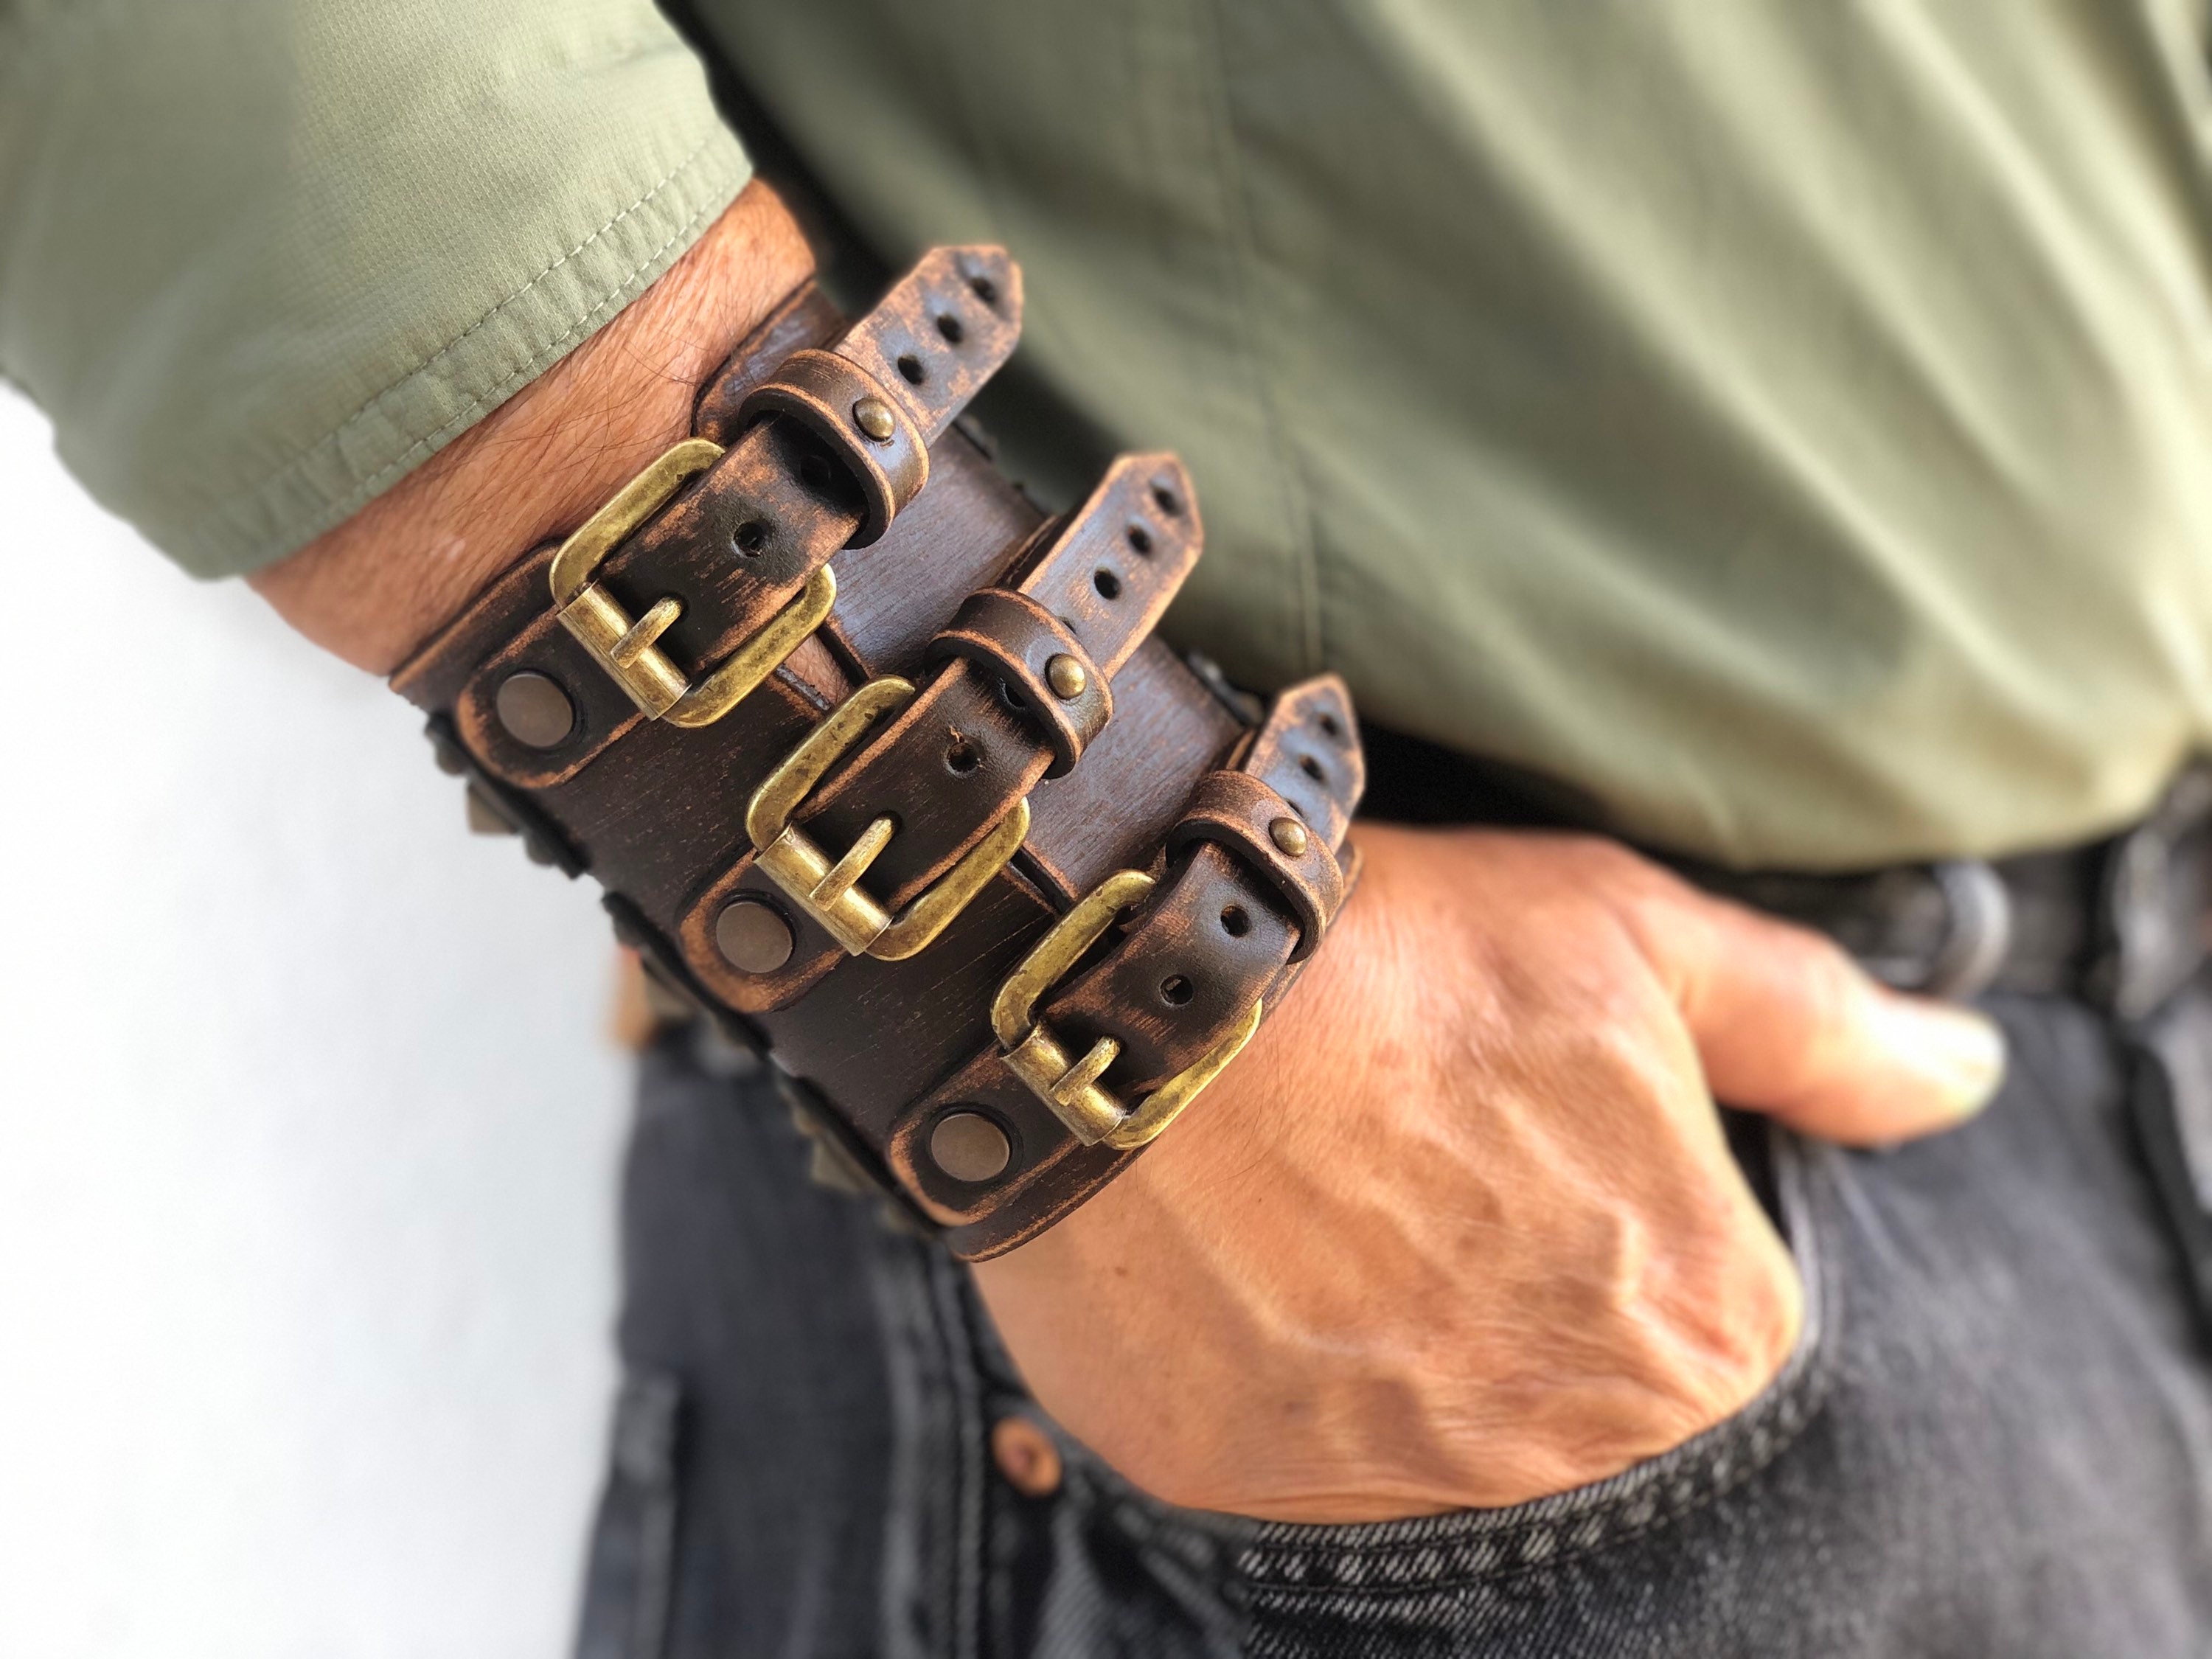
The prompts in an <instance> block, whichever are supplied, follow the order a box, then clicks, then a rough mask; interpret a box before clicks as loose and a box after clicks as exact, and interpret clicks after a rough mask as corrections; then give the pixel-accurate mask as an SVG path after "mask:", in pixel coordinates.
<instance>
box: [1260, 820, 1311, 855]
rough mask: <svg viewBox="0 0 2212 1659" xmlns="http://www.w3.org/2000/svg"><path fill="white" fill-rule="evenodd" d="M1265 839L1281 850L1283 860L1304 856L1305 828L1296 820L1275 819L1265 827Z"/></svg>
mask: <svg viewBox="0 0 2212 1659" xmlns="http://www.w3.org/2000/svg"><path fill="white" fill-rule="evenodd" d="M1267 839H1268V840H1269V841H1272V842H1274V843H1275V845H1276V846H1277V847H1279V848H1281V849H1282V852H1283V855H1284V856H1285V858H1293V859H1295V858H1303V857H1304V856H1305V850H1306V827H1305V825H1304V824H1303V823H1299V822H1298V821H1297V819H1296V818H1277V819H1276V820H1275V821H1274V822H1273V823H1271V824H1269V825H1268V826H1267Z"/></svg>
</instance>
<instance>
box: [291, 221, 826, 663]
mask: <svg viewBox="0 0 2212 1659" xmlns="http://www.w3.org/2000/svg"><path fill="white" fill-rule="evenodd" d="M811 268H812V260H811V256H810V255H809V254H808V252H807V250H806V245H805V240H804V239H803V238H802V237H801V236H800V235H799V229H798V227H797V225H796V224H794V223H793V221H792V218H791V216H790V215H789V214H788V213H787V211H786V210H784V207H783V204H782V203H781V202H780V201H779V200H777V198H776V197H775V192H774V191H771V190H769V188H768V187H767V186H766V185H763V184H761V183H759V182H757V181H756V182H755V183H753V184H752V185H749V186H748V187H747V188H746V190H745V191H744V194H743V195H741V196H740V197H738V199H737V201H736V202H734V203H733V204H731V206H730V208H729V210H727V211H726V213H724V214H723V216H721V218H720V220H719V221H717V222H716V223H715V224H714V227H713V228H710V229H709V230H708V232H707V234H705V235H704V236H702V237H701V238H700V239H699V240H698V242H697V243H696V245H695V246H693V247H692V249H691V250H690V252H689V253H687V254H686V255H685V256H684V258H683V259H681V260H680V261H678V263H677V264H674V265H672V266H671V267H670V268H669V270H668V271H667V273H666V274H665V275H664V276H662V277H661V278H660V280H659V282H657V283H654V284H653V286H652V287H651V288H650V289H647V290H646V291H645V293H644V294H642V295H640V296H639V297H638V298H637V299H636V300H635V301H632V302H631V303H630V305H629V306H628V307H625V308H624V309H623V311H622V312H621V313H619V314H617V316H616V317H615V319H613V320H612V321H611V322H610V323H608V324H607V325H606V326H605V328H603V329H601V330H600V331H599V332H598V333H596V334H594V335H592V337H591V338H590V339H588V340H586V342H585V343H583V344H582V345H580V346H579V347H578V348H577V349H575V350H574V352H571V353H570V354H569V355H568V356H567V357H565V358H563V359H562V361H561V362H558V363H556V364H555V365H554V366H553V367H552V368H550V369H549V370H547V371H546V373H545V374H543V375H542V376H540V377H539V378H538V380H536V381H535V382H533V383H532V385H530V386H527V387H526V388H525V389H524V390H523V391H522V392H519V393H517V394H516V395H515V396H514V397H513V398H512V399H510V400H509V401H508V402H507V404H505V405H504V406H502V407H501V409H500V410H498V411H497V412H495V414H493V415H492V416H489V418H487V419H486V420H484V421H483V422H482V423H480V424H479V425H478V426H477V427H476V428H474V429H473V430H471V431H470V432H469V433H467V434H466V435H464V436H463V437H461V438H459V439H457V440H456V441H454V442H453V443H452V444H451V445H449V446H447V447H446V448H445V449H444V450H442V451H441V452H440V453H438V454H437V455H436V456H435V457H433V458H432V459H430V460H429V461H428V462H426V463H425V464H424V465H422V466H421V467H420V468H418V469H416V471H414V472H412V473H410V475H409V476H408V477H406V478H405V479H404V480H403V481H402V482H401V483H398V484H397V485H396V486H394V487H393V488H392V489H391V490H389V491H387V492H386V494H384V495H380V496H378V497H377V498H376V499H375V500H374V501H371V502H370V503H369V504H368V506H367V507H364V508H362V511H360V512H359V513H356V514H355V515H354V516H353V517H352V518H350V519H349V520H346V521H345V522H344V523H343V524H342V525H340V526H337V528H336V529H334V530H331V531H330V532H327V533H325V535H322V536H320V537H319V538H316V539H315V540H314V541H313V542H311V543H309V544H307V546H306V547H303V548H301V550H299V551H298V552H297V553H295V554H294V555H292V556H290V557H289V558H287V559H285V560H283V562H280V563H277V564H276V565H273V566H271V567H270V568H268V569H266V570H264V571H262V572H260V573H259V574H257V575H255V576H254V577H253V578H252V584H253V586H254V587H255V588H256V589H257V590H258V592H260V594H261V596H262V597H263V598H264V599H267V600H268V601H269V603H270V605H274V606H275V607H276V610H277V611H278V613H279V614H280V615H282V616H283V617H284V619H285V620H286V621H287V622H289V623H291V624H292V625H293V626H294V627H295V628H296V629H299V630H300V631H301V633H303V634H305V635H307V637H308V638H309V639H312V640H313V641H315V642H316V643H317V644H318V645H320V646H322V647H325V649H327V650H330V651H332V652H335V653H337V654H338V655H339V656H341V657H343V658H344V659H346V660H347V661H349V662H350V663H352V664H354V665H356V666H357V667H361V668H365V669H368V670H369V671H372V672H374V673H386V672H388V671H391V670H392V668H393V667H395V666H396V665H398V663H399V662H400V661H401V660H402V659H404V658H405V657H406V656H407V655H408V653H410V652H411V651H412V650H413V649H414V648H415V647H416V646H417V645H419V644H421V643H422V641H424V640H425V639H427V638H428V636H429V635H431V634H433V633H435V631H436V630H437V629H438V628H439V627H440V626H441V624H443V623H445V622H446V621H447V619H449V618H450V617H453V615H454V614H455V613H456V612H458V611H459V609H460V608H461V606H462V605H463V604H465V602H466V601H467V599H469V598H470V596H471V594H473V593H475V592H477V590H478V589H479V588H481V587H482V586H483V585H484V584H485V583H486V582H487V581H489V580H490V579H491V578H492V577H494V576H495V575H496V574H498V573H499V572H500V571H501V570H502V569H504V568H506V567H507V565H509V564H511V563H513V562H514V561H515V560H516V559H518V558H520V556H522V555H523V554H524V553H526V552H527V551H528V550H530V549H531V548H532V547H535V546H538V545H539V544H542V543H544V542H545V541H547V540H549V539H551V538H555V537H557V536H559V535H562V534H564V533H566V532H568V531H569V530H572V529H574V527H575V526H577V525H578V524H580V522H582V520H584V519H586V517H588V516H589V515H590V514H591V513H592V510H593V509H595V508H596V507H599V505H600V503H602V502H603V501H605V500H606V499H607V498H608V497H609V496H610V495H613V494H614V492H615V491H616V490H617V489H620V488H621V487H622V485H623V483H625V482H626V481H627V480H628V479H629V477H632V476H633V475H634V474H635V472H636V471H638V469H639V468H640V467H641V466H643V465H645V463H646V462H647V461H649V460H651V459H653V456H654V455H655V454H657V453H659V452H660V451H661V450H663V449H665V448H666V447H668V446H669V445H670V444H671V443H673V442H675V441H677V440H678V439H679V438H681V437H683V436H684V435H685V434H686V433H687V432H688V431H689V430H690V421H691V405H692V401H693V398H694V397H695V396H696V392H697V390H698V387H699V385H700V383H701V382H702V380H705V379H706V377H707V376H708V374H711V373H712V372H713V371H714V368H715V367H716V366H717V365H719V364H720V362H722V361H723V359H725V358H726V357H727V356H729V354H730V352H731V351H732V349H734V348H735V347H736V345H737V344H738V342H739V341H741V340H742V339H744V337H745V336H746V334H748V333H749V332H750V331H751V330H752V328H753V327H754V325H756V324H757V323H758V322H759V321H760V320H761V319H763V317H765V316H766V315H767V313H769V310H770V309H772V308H773V307H774V306H775V303H776V301H779V300H781V298H783V296H784V295H787V294H788V293H789V292H790V291H791V290H792V289H793V288H794V287H795V286H797V285H798V283H799V282H801V281H802V280H803V279H804V278H805V276H806V275H807V273H808V272H809V270H811Z"/></svg>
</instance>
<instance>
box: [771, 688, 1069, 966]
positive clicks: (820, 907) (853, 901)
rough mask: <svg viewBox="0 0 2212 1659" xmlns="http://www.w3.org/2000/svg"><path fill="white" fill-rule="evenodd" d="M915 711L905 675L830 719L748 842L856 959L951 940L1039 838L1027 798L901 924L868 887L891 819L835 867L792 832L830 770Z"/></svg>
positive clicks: (785, 776) (813, 735) (781, 771)
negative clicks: (955, 922)
mask: <svg viewBox="0 0 2212 1659" xmlns="http://www.w3.org/2000/svg"><path fill="white" fill-rule="evenodd" d="M913 701H914V683H913V682H912V681H910V680H902V679H901V678H898V677H897V676H896V675H895V674H893V675H886V676H884V678H881V679H875V680H870V681H869V682H868V683H867V684H866V685H864V686H862V687H861V688H860V690H857V691H855V692H854V693H853V695H852V696H849V697H848V698H846V699H845V701H844V702H841V703H839V704H838V705H837V707H836V708H833V709H832V710H830V711H829V715H828V717H827V718H825V719H824V720H823V721H822V723H821V724H820V725H819V726H816V727H815V728H814V729H813V730H812V731H811V732H808V733H807V734H806V736H805V738H804V739H803V740H802V741H801V742H800V743H799V746H798V747H797V748H795V749H793V750H792V751H791V753H790V754H789V755H787V756H786V757H784V760H783V763H782V764H781V765H780V766H778V767H777V768H776V769H775V771H773V772H771V773H769V775H768V778H767V780H766V781H764V782H763V783H762V785H761V787H759V788H758V789H756V790H755V791H754V792H753V798H752V800H751V802H750V804H749V805H747V806H746V808H745V834H746V835H747V836H750V838H751V840H752V843H753V845H754V846H755V847H757V848H759V849H760V854H759V859H758V862H759V865H760V867H761V868H762V869H763V870H764V871H766V872H768V875H769V878H770V879H771V880H773V881H774V882H775V884H776V885H777V886H779V887H781V889H783V890H784V891H785V892H787V893H788V894H789V895H790V896H792V898H793V900H795V901H796V902H798V904H799V907H800V908H802V909H804V910H805V912H806V914H807V915H810V916H812V917H813V918H814V920H815V921H818V922H820V923H821V924H822V926H823V927H824V928H825V929H827V930H828V932H829V936H830V938H832V939H836V941H837V943H838V944H840V945H843V946H844V947H845V951H846V954H848V956H855V957H857V956H862V955H866V956H872V957H877V958H878V959H879V960H881V961H884V962H903V961H904V960H905V959H906V958H907V957H910V956H914V955H915V954H916V953H917V952H919V951H922V950H924V949H926V948H927V946H928V945H929V943H930V941H931V940H933V939H935V938H936V937H937V936H938V935H939V933H943V932H944V931H945V927H946V926H947V924H949V923H950V922H951V920H952V918H953V917H955V916H957V915H959V914H960V912H961V911H962V910H963V909H964V908H966V907H967V904H968V901H969V900H970V899H972V898H974V897H975V895H976V894H978V893H980V892H981V891H982V890H983V886H984V884H985V883H987V882H988V881H989V880H990V879H991V878H992V877H994V876H995V875H997V874H998V873H999V872H1000V871H1001V870H1003V869H1005V868H1006V860H1009V859H1011V858H1012V857H1013V855H1014V851H1015V849H1016V848H1018V847H1019V846H1020V845H1021V844H1022V838H1023V837H1024V836H1026V835H1028V834H1029V832H1030V803H1029V798H1028V797H1027V796H1024V797H1023V798H1022V799H1020V800H1018V801H1016V802H1015V803H1014V805H1013V808H1012V811H1009V812H1008V813H1007V814H1006V816H1005V817H1002V818H1000V820H999V821H998V823H996V824H994V825H993V826H992V829H991V832H990V834H988V835H987V836H984V837H983V839H982V840H981V841H979V842H976V843H975V846H973V847H971V848H969V849H968V851H967V852H966V853H964V854H962V855H961V859H960V861H959V862H958V863H957V864H956V865H954V866H952V867H951V869H950V870H947V871H946V872H945V873H944V874H943V875H941V876H939V878H937V879H936V880H935V881H934V882H933V883H931V884H930V885H929V886H928V887H927V888H926V889H924V890H922V891H921V892H920V893H918V894H916V895H915V897H914V898H913V899H912V900H911V901H909V902H908V904H907V907H906V908H904V909H903V910H901V911H900V912H899V913H898V915H896V916H894V915H891V914H890V912H889V911H888V910H886V909H884V907H883V906H882V905H880V904H878V903H877V902H876V901H875V900H874V899H873V898H872V897H871V896H869V895H868V893H867V892H866V890H864V889H863V888H862V887H861V886H860V878H861V877H862V876H864V875H866V873H867V872H868V866H870V865H872V864H873V863H874V862H875V861H876V860H877V858H878V856H879V855H880V854H882V852H883V850H884V848H886V847H888V846H890V842H891V836H893V835H894V834H896V831H897V828H898V826H897V824H896V822H895V821H894V820H893V819H892V818H890V817H888V816H885V817H879V818H877V819H875V820H874V821H873V822H872V823H870V824H869V825H868V827H867V828H866V829H863V830H862V831H861V832H860V839H859V840H857V841H855V842H854V843H853V845H852V848H851V849H850V850H849V851H848V852H847V853H846V854H845V855H844V856H843V857H842V858H840V859H837V860H834V861H833V860H831V859H830V857H829V854H827V853H825V852H823V850H822V849H821V848H819V847H817V846H816V845H815V843H814V842H813V840H812V838H811V836H808V835H807V834H806V832H805V830H803V829H798V828H796V827H795V826H794V825H793V823H792V822H791V817H792V814H793V813H794V812H796V811H798V810H799V805H800V803H801V802H803V801H804V800H805V799H806V797H807V796H808V795H810V794H811V793H813V790H814V786H815V785H816V784H817V783H819V782H821V781H822V780H823V777H824V776H825V775H827V774H828V772H829V769H830V768H831V767H833V766H835V765H836V764H837V763H838V762H839V761H841V760H842V759H843V758H844V757H845V755H846V753H847V751H848V750H850V749H851V748H852V747H853V745H854V744H856V743H858V742H859V741H860V736H861V734H862V733H863V732H866V730H867V728H868V727H869V726H871V725H872V724H873V723H874V722H875V720H877V719H878V718H879V717H881V718H889V717H890V716H891V715H894V714H897V713H898V711H899V710H900V709H902V708H905V707H906V706H907V704H908V703H909V702H913Z"/></svg>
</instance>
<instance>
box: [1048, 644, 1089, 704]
mask: <svg viewBox="0 0 2212 1659" xmlns="http://www.w3.org/2000/svg"><path fill="white" fill-rule="evenodd" d="M1044 678H1045V683H1046V684H1048V685H1050V686H1051V687H1052V690H1053V695H1054V696H1057V697H1058V698H1059V699H1060V701H1061V702H1074V701H1075V700H1076V699H1077V698H1078V697H1079V696H1082V695H1083V688H1084V687H1085V686H1086V685H1089V684H1091V676H1090V675H1088V674H1086V673H1085V672H1084V671H1083V665H1082V664H1081V663H1079V662H1078V661H1076V659H1074V658H1073V657H1071V656H1069V655H1068V654H1067V653H1066V652H1064V651H1063V652H1061V653H1060V654H1059V655H1058V656H1056V657H1054V658H1053V659H1051V660H1050V661H1049V662H1048V663H1046V664H1045V665H1044Z"/></svg>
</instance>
